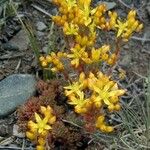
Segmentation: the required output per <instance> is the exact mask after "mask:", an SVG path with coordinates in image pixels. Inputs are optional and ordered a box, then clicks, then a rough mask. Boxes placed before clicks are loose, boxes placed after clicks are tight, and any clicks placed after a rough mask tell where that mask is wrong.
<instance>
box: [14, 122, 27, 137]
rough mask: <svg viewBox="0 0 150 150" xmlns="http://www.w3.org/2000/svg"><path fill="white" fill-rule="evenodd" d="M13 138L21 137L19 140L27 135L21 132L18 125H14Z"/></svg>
mask: <svg viewBox="0 0 150 150" xmlns="http://www.w3.org/2000/svg"><path fill="white" fill-rule="evenodd" d="M13 136H16V137H19V138H24V137H25V133H24V132H21V131H20V129H19V126H18V125H16V124H14V126H13Z"/></svg>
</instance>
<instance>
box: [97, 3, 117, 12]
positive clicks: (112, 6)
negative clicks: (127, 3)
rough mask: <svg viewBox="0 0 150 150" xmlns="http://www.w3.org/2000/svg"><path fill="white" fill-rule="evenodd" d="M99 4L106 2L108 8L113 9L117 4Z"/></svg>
mask: <svg viewBox="0 0 150 150" xmlns="http://www.w3.org/2000/svg"><path fill="white" fill-rule="evenodd" d="M98 4H106V6H107V10H110V9H113V8H114V7H115V6H116V5H117V4H116V3H115V2H101V1H100V2H98Z"/></svg>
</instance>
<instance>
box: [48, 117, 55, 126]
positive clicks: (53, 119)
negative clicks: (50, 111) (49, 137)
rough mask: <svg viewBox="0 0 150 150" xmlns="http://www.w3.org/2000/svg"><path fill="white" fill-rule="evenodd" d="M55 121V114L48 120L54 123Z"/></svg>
mask: <svg viewBox="0 0 150 150" xmlns="http://www.w3.org/2000/svg"><path fill="white" fill-rule="evenodd" d="M55 121H56V116H53V117H51V118H50V119H49V121H48V122H49V123H50V124H54V123H55Z"/></svg>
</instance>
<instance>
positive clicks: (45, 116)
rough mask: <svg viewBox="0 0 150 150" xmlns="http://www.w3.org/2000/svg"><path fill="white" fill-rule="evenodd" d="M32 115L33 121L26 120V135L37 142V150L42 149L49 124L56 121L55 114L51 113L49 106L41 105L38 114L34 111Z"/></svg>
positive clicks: (49, 128)
mask: <svg viewBox="0 0 150 150" xmlns="http://www.w3.org/2000/svg"><path fill="white" fill-rule="evenodd" d="M34 117H35V122H33V121H32V120H30V121H28V131H27V132H26V136H27V137H28V138H29V139H30V140H34V141H36V142H37V143H38V145H37V150H44V147H45V144H46V139H47V135H48V133H49V131H50V130H51V129H52V127H51V125H53V124H54V123H55V121H56V116H55V115H53V110H52V108H51V107H50V106H47V107H44V106H41V110H40V115H39V114H37V113H36V112H35V116H34Z"/></svg>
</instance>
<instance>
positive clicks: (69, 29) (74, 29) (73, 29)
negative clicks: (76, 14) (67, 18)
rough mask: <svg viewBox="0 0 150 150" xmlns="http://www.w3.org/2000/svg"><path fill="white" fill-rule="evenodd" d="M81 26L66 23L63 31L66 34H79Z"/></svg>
mask: <svg viewBox="0 0 150 150" xmlns="http://www.w3.org/2000/svg"><path fill="white" fill-rule="evenodd" d="M78 30H79V27H78V26H77V25H76V24H73V23H70V24H69V23H67V22H66V23H65V24H64V28H63V31H64V33H65V34H66V35H78Z"/></svg>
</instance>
